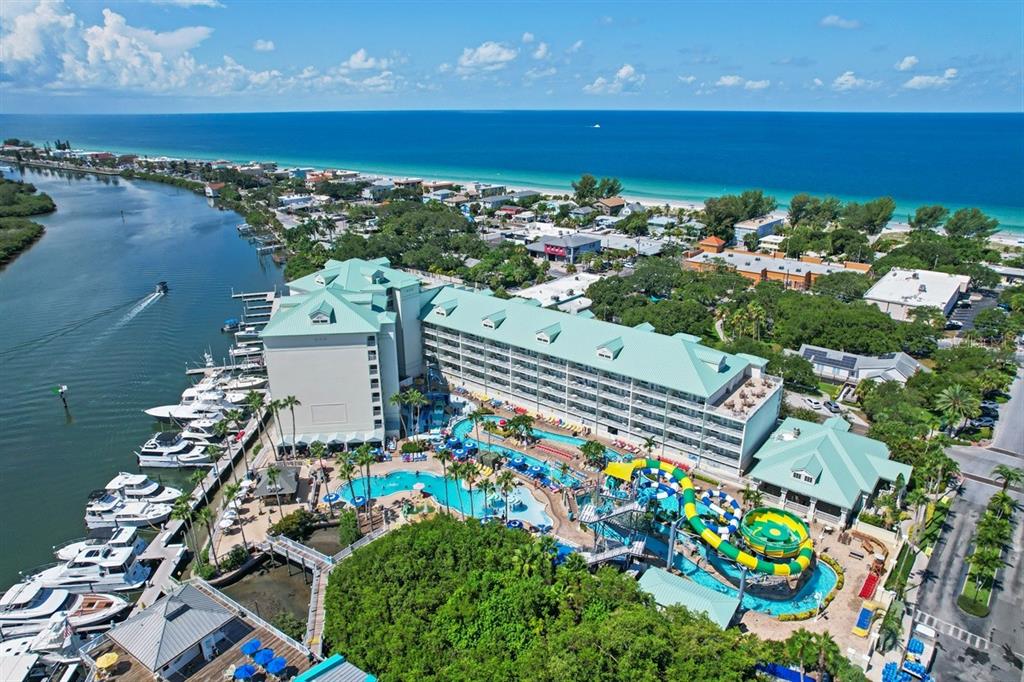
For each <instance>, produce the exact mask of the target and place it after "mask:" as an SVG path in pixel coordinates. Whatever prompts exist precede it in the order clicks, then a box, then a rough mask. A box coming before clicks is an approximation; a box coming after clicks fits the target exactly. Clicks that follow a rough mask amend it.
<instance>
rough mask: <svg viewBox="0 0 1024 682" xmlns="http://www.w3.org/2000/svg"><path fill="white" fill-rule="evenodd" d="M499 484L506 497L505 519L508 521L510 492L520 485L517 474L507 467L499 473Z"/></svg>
mask: <svg viewBox="0 0 1024 682" xmlns="http://www.w3.org/2000/svg"><path fill="white" fill-rule="evenodd" d="M497 484H498V490H500V491H501V496H502V497H503V498H505V520H506V521H508V494H509V493H510V492H512V491H513V490H515V489H516V486H517V485H518V482H517V481H516V475H515V474H513V473H512V472H511V471H509V470H508V469H505V470H504V471H502V472H501V473H500V474H498V478H497Z"/></svg>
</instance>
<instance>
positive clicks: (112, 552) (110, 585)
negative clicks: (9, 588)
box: [26, 547, 150, 594]
mask: <svg viewBox="0 0 1024 682" xmlns="http://www.w3.org/2000/svg"><path fill="white" fill-rule="evenodd" d="M149 573H150V569H149V567H148V566H144V565H143V564H142V563H141V562H140V561H139V559H138V557H137V556H136V555H135V553H134V549H133V548H132V547H86V548H85V549H83V550H81V551H80V552H79V553H78V554H76V555H75V558H74V559H71V560H70V561H66V562H62V563H58V564H57V565H55V566H48V567H44V568H42V569H40V570H38V571H37V572H36V573H33V574H32V575H30V576H29V578H28V579H27V580H26V582H29V583H36V584H38V585H39V586H40V587H46V588H50V589H64V590H68V591H69V592H75V593H77V594H87V593H90V592H95V591H96V590H104V591H111V592H125V591H129V590H137V589H138V588H140V587H142V585H143V583H145V582H146V579H147V578H148V577H149Z"/></svg>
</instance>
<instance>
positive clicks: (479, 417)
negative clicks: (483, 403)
mask: <svg viewBox="0 0 1024 682" xmlns="http://www.w3.org/2000/svg"><path fill="white" fill-rule="evenodd" d="M489 414H493V413H492V412H491V411H490V410H488V409H487V408H486V407H479V408H477V409H475V410H473V411H472V412H470V413H469V421H471V422H473V432H474V433H475V434H476V442H477V443H479V442H480V424H481V423H483V422H485V421H486V419H485V418H486V417H487V415H489Z"/></svg>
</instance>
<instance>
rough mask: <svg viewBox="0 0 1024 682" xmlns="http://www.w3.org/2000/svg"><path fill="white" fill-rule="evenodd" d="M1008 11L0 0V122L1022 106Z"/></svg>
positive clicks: (887, 6)
mask: <svg viewBox="0 0 1024 682" xmlns="http://www.w3.org/2000/svg"><path fill="white" fill-rule="evenodd" d="M1022 35H1024V3H1022V2H1019V1H1018V0H1007V1H995V2H935V1H929V2H913V1H909V0H907V1H901V2H878V3H875V2H855V3H832V2H821V3H818V2H767V1H764V2H731V3H730V2H693V3H683V2H678V3H672V2H657V3H654V2H651V3H645V2H629V3H624V2H615V3H600V2H555V1H548V2H520V3H501V2H450V3H442V2H428V1H427V0H423V1H421V2H420V1H417V2H389V1H387V0H379V1H377V2H372V3H371V2H363V3H353V2H344V3H341V2H333V3H330V2H314V1H310V0H307V1H304V2H299V1H295V2H246V1H243V0H151V1H148V2H144V1H138V2H116V1H114V0H110V1H108V2H101V1H90V2H78V1H75V0H64V1H63V2H62V1H46V0H44V1H43V2H40V1H39V0H2V2H0V112H4V113H30V112H47V113H108V112H190V111H283V110H291V111H294V110H345V109H516V108H523V109H619V108H621V109H729V110H811V111H814V110H824V111H837V110H838V111H1018V112H1019V111H1022V110H1024V105H1022V97H1024V85H1022V59H1024V54H1022V40H1021V36H1022Z"/></svg>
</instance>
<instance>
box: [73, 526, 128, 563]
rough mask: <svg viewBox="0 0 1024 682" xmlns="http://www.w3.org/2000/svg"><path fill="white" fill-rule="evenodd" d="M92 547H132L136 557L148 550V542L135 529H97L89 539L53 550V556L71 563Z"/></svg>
mask: <svg viewBox="0 0 1024 682" xmlns="http://www.w3.org/2000/svg"><path fill="white" fill-rule="evenodd" d="M90 547H92V548H96V547H130V548H131V550H132V553H133V554H135V556H138V555H140V554H142V552H143V550H145V549H146V541H145V540H144V539H142V538H141V537H139V532H138V531H137V530H136V529H135V528H96V529H94V530H93V531H92V532H90V533H89V537H86V538H83V539H81V540H72V541H70V542H66V543H64V544H63V545H57V546H55V547H54V548H53V556H55V557H56V558H57V560H58V561H71V560H72V559H74V558H75V557H76V556H78V553H79V552H81V551H82V550H84V549H89V548H90Z"/></svg>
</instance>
